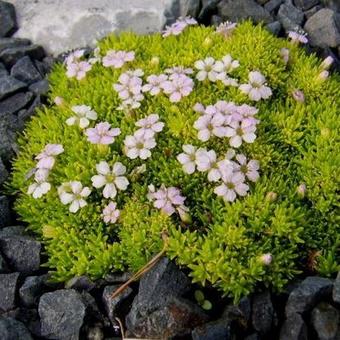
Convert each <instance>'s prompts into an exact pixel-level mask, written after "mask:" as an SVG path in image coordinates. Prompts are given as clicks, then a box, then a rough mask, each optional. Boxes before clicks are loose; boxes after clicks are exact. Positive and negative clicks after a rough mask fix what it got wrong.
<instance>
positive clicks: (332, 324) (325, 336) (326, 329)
mask: <svg viewBox="0 0 340 340" xmlns="http://www.w3.org/2000/svg"><path fill="white" fill-rule="evenodd" d="M311 321H312V324H313V327H314V329H315V331H316V333H317V334H318V337H319V339H320V340H333V339H335V336H336V333H337V330H338V326H339V312H338V311H337V310H336V309H335V308H334V307H333V306H331V305H330V304H328V303H325V302H321V303H319V304H318V305H317V306H316V307H315V308H314V309H313V310H312V315H311Z"/></svg>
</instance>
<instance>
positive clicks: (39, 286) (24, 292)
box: [19, 275, 47, 307]
mask: <svg viewBox="0 0 340 340" xmlns="http://www.w3.org/2000/svg"><path fill="white" fill-rule="evenodd" d="M46 278H47V277H46V275H41V276H28V277H26V279H25V282H24V283H23V285H22V286H21V287H20V289H19V296H20V301H21V303H22V304H23V305H24V306H25V307H34V306H36V305H37V304H38V300H39V297H40V296H41V295H42V294H43V293H44V289H46V286H45V281H46Z"/></svg>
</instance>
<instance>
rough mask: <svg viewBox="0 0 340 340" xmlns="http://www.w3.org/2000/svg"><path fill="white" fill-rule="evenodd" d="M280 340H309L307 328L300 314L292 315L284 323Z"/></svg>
mask: <svg viewBox="0 0 340 340" xmlns="http://www.w3.org/2000/svg"><path fill="white" fill-rule="evenodd" d="M279 340H308V335H307V326H306V324H305V322H304V321H303V319H302V317H301V315H300V314H291V315H290V316H289V317H288V318H287V320H286V321H285V322H284V323H283V325H282V328H281V331H280V338H279Z"/></svg>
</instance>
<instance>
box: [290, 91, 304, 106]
mask: <svg viewBox="0 0 340 340" xmlns="http://www.w3.org/2000/svg"><path fill="white" fill-rule="evenodd" d="M292 96H293V98H294V99H295V100H296V101H297V102H300V103H304V101H305V95H304V93H303V92H302V91H301V90H294V91H293V92H292Z"/></svg>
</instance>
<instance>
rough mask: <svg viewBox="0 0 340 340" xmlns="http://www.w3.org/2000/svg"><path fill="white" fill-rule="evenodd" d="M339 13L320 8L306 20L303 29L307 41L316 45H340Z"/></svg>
mask: <svg viewBox="0 0 340 340" xmlns="http://www.w3.org/2000/svg"><path fill="white" fill-rule="evenodd" d="M339 26H340V14H339V13H336V12H334V11H332V10H331V9H328V8H323V9H320V11H318V12H316V13H315V14H314V15H312V16H311V17H310V18H309V19H308V20H307V22H306V24H305V26H304V29H305V31H306V32H307V33H308V38H309V42H310V44H311V45H313V46H318V47H327V46H329V47H337V46H338V45H340V31H339V29H340V27H339Z"/></svg>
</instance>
